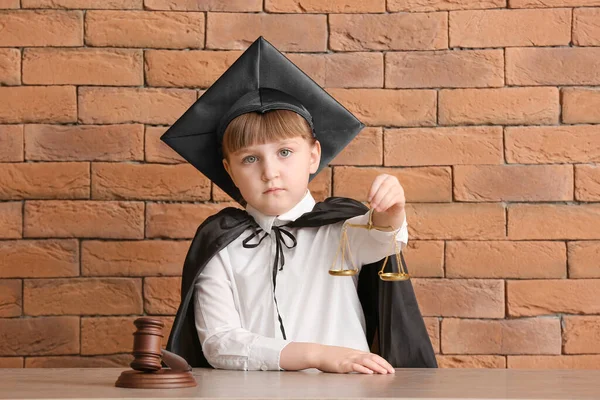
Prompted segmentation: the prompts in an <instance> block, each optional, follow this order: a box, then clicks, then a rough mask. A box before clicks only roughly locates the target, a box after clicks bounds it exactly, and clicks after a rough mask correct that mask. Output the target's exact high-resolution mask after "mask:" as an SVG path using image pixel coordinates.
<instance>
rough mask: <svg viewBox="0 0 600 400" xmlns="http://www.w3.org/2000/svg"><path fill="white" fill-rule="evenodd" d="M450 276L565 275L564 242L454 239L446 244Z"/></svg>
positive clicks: (565, 257)
mask: <svg viewBox="0 0 600 400" xmlns="http://www.w3.org/2000/svg"><path fill="white" fill-rule="evenodd" d="M446 276H447V277H448V278H509V279H510V278H516V279H534V278H541V279H547V278H565V277H566V276H567V254H566V246H565V244H564V243H559V242H521V241H519V242H510V241H472V242H471V241H460V242H458V241H456V242H454V241H451V242H447V243H446Z"/></svg>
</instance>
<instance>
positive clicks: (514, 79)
mask: <svg viewBox="0 0 600 400" xmlns="http://www.w3.org/2000/svg"><path fill="white" fill-rule="evenodd" d="M598 69H600V48H597V47H586V48H577V47H557V48H532V47H524V48H515V49H506V83H507V84H509V85H598V84H600V74H598Z"/></svg>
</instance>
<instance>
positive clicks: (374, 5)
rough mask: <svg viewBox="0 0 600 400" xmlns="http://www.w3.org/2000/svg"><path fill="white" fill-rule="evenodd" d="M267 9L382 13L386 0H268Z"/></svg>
mask: <svg viewBox="0 0 600 400" xmlns="http://www.w3.org/2000/svg"><path fill="white" fill-rule="evenodd" d="M265 11H267V12H272V13H320V14H325V13H382V12H385V0H371V1H363V0H333V1H325V2H324V1H320V0H266V1H265Z"/></svg>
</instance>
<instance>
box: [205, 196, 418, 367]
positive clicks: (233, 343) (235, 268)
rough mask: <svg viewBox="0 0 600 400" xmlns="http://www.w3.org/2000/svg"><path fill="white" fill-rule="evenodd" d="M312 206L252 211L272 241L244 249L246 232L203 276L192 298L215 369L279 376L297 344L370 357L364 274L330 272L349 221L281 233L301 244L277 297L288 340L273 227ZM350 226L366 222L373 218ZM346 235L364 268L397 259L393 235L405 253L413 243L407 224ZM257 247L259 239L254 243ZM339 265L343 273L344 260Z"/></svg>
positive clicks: (307, 201) (291, 254)
mask: <svg viewBox="0 0 600 400" xmlns="http://www.w3.org/2000/svg"><path fill="white" fill-rule="evenodd" d="M314 205H315V200H314V199H313V197H312V196H311V194H310V192H307V194H306V195H305V196H304V198H303V199H302V200H301V201H300V202H299V203H298V204H297V205H296V206H295V207H294V208H292V209H291V210H290V211H288V212H286V213H285V214H282V215H279V216H277V217H274V216H267V215H264V214H262V213H260V212H259V211H258V210H256V209H254V208H253V207H252V206H248V207H247V210H246V211H247V212H248V213H249V214H250V215H251V216H252V217H253V218H254V219H255V220H256V222H257V223H258V225H259V226H260V227H261V228H262V229H263V230H264V232H266V233H268V234H269V236H268V237H266V238H265V239H264V240H263V241H262V242H261V243H260V245H259V246H257V247H256V248H252V249H249V248H244V247H243V244H242V242H243V241H244V239H246V238H247V237H248V236H250V235H251V234H252V233H253V230H251V229H248V230H246V231H245V232H244V233H243V234H242V235H240V236H239V237H238V238H236V239H235V240H234V241H233V242H231V243H230V244H229V245H228V246H227V247H226V248H224V249H223V250H221V251H220V252H219V253H218V254H216V255H215V256H214V257H213V258H212V259H211V260H210V261H209V262H208V264H207V265H206V267H205V268H204V270H203V271H202V273H201V274H200V276H199V277H198V280H197V281H196V283H195V296H194V302H195V303H194V305H195V307H194V313H195V322H196V329H197V330H198V336H199V339H200V343H201V344H202V351H203V352H204V355H205V357H206V359H207V361H208V362H209V363H210V364H211V365H212V366H213V367H215V368H224V369H238V370H279V369H280V366H279V357H280V354H281V350H283V348H284V347H285V346H286V345H287V344H288V343H290V342H292V341H296V342H311V343H320V344H325V345H335V346H343V347H349V348H353V349H358V350H362V351H369V346H368V344H367V340H366V335H365V330H366V326H365V318H364V315H363V311H362V308H361V304H360V301H359V298H358V294H357V292H356V287H357V284H358V275H355V276H354V277H339V276H331V275H329V273H328V271H329V269H330V268H331V266H332V263H333V261H334V257H335V255H336V251H337V249H338V246H339V243H340V235H341V231H342V226H343V224H344V223H343V222H340V223H337V224H332V225H325V226H321V227H315V228H289V227H283V229H285V230H287V231H289V232H290V233H292V234H293V235H294V236H295V237H296V240H297V245H296V247H294V248H292V249H288V248H286V247H284V249H283V251H284V255H285V265H284V266H283V270H281V271H278V272H277V278H276V279H277V281H276V291H275V297H276V299H277V305H278V307H279V314H280V315H281V318H282V320H283V326H284V329H285V333H286V336H287V339H283V334H282V332H281V329H280V323H279V319H278V315H277V309H276V305H275V299H274V294H273V282H272V281H273V279H272V273H273V263H274V260H275V249H276V243H275V240H276V239H275V235H274V234H273V232H272V227H273V226H280V225H284V224H286V223H288V222H290V221H295V220H296V219H297V218H299V217H300V216H301V215H302V214H304V213H306V212H309V211H312V209H313V207H314ZM346 222H349V223H355V224H367V223H368V214H365V215H361V216H358V217H354V218H350V219H348V220H347V221H346ZM347 233H348V245H349V247H350V249H351V251H352V256H353V260H354V265H355V266H356V267H357V268H358V269H360V267H361V265H363V264H369V263H372V262H375V261H378V260H381V259H382V258H384V257H385V256H387V255H390V254H393V253H394V248H393V246H392V237H393V235H396V240H397V241H398V243H399V246H401V248H404V247H405V246H406V244H407V243H408V227H407V223H406V220H404V222H403V224H402V226H401V227H400V229H399V230H398V231H396V232H383V231H378V230H367V229H360V228H352V227H348V228H347ZM262 235H264V233H262V234H261V235H260V236H259V237H262ZM285 239H286V242H287V243H290V242H291V241H290V240H289V239H287V238H285ZM257 241H258V239H257V238H255V239H253V240H252V241H251V243H256V242H257ZM346 258H348V253H347V252H346ZM350 263H351V261H350V260H348V259H346V265H345V268H351V264H350ZM336 267H337V268H340V264H339V259H338V264H337V266H336Z"/></svg>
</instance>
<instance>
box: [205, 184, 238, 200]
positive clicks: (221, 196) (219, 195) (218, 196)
mask: <svg viewBox="0 0 600 400" xmlns="http://www.w3.org/2000/svg"><path fill="white" fill-rule="evenodd" d="M211 200H212V201H219V202H221V201H224V202H228V203H229V202H234V200H233V199H232V198H231V197H230V196H229V195H228V194H227V193H225V191H223V190H222V189H221V188H220V187H218V186H217V185H215V184H214V183H213V184H212V198H211Z"/></svg>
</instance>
